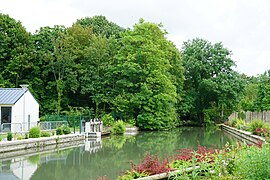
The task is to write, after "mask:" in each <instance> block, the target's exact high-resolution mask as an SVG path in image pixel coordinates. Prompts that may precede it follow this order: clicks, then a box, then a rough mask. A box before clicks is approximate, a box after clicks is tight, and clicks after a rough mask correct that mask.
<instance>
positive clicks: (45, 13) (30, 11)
mask: <svg viewBox="0 0 270 180" xmlns="http://www.w3.org/2000/svg"><path fill="white" fill-rule="evenodd" d="M0 12H1V13H4V14H9V15H10V16H11V17H12V18H15V19H16V20H19V21H21V22H22V24H23V26H25V27H26V29H27V30H28V31H30V32H35V30H37V29H39V28H40V27H42V26H53V25H65V26H66V27H69V26H71V25H72V23H74V22H75V21H76V20H77V19H80V18H83V17H92V16H94V15H104V16H106V18H107V19H108V20H110V21H113V22H115V23H116V24H118V25H120V26H122V27H125V28H127V27H132V26H133V25H134V24H135V23H137V22H138V21H139V19H140V18H143V19H145V20H146V21H150V22H154V23H162V24H163V25H164V28H165V29H166V30H167V32H168V33H169V34H168V38H169V39H170V40H172V41H173V42H174V43H175V44H176V46H177V47H179V48H181V47H182V43H183V42H184V41H187V40H189V39H193V38H196V37H199V38H203V39H206V40H209V41H210V42H212V43H216V42H222V43H223V45H224V47H226V48H228V49H229V50H231V51H232V53H233V56H232V58H233V60H234V61H235V62H236V64H237V71H238V72H241V73H245V74H247V75H249V76H251V75H257V74H261V73H263V72H264V71H266V70H268V69H270V1H269V0H0Z"/></svg>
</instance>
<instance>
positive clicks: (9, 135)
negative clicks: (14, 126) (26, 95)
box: [7, 132, 13, 141]
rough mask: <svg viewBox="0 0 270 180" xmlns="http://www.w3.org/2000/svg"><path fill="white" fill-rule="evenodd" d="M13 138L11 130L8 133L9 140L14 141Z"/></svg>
mask: <svg viewBox="0 0 270 180" xmlns="http://www.w3.org/2000/svg"><path fill="white" fill-rule="evenodd" d="M12 138H13V135H12V133H11V132H8V133H7V140H8V141H12Z"/></svg>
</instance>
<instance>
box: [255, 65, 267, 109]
mask: <svg viewBox="0 0 270 180" xmlns="http://www.w3.org/2000/svg"><path fill="white" fill-rule="evenodd" d="M269 83H270V70H268V71H266V72H264V73H263V74H261V75H260V76H259V77H258V91H257V93H258V96H257V100H256V102H255V103H256V110H257V111H264V110H270V84H269ZM255 92H256V91H255Z"/></svg>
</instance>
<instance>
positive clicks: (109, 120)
mask: <svg viewBox="0 0 270 180" xmlns="http://www.w3.org/2000/svg"><path fill="white" fill-rule="evenodd" d="M101 120H102V122H103V124H104V126H111V125H113V122H114V119H113V117H112V115H111V114H105V115H104V116H102V118H101Z"/></svg>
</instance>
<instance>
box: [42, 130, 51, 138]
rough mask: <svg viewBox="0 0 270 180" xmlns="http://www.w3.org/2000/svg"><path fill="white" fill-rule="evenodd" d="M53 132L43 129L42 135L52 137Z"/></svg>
mask: <svg viewBox="0 0 270 180" xmlns="http://www.w3.org/2000/svg"><path fill="white" fill-rule="evenodd" d="M50 136H51V133H50V132H48V131H41V137H50Z"/></svg>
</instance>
